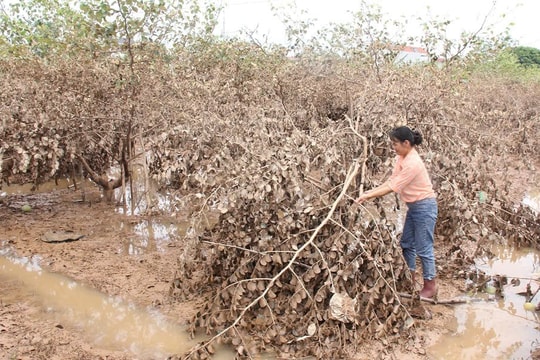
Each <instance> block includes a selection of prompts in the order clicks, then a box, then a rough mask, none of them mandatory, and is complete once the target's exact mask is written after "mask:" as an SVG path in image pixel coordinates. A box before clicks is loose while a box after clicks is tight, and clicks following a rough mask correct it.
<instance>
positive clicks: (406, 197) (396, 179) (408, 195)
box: [387, 148, 435, 203]
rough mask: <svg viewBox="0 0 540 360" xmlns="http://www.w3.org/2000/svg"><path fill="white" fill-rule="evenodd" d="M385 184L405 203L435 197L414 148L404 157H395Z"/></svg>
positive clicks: (425, 170)
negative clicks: (390, 173)
mask: <svg viewBox="0 0 540 360" xmlns="http://www.w3.org/2000/svg"><path fill="white" fill-rule="evenodd" d="M387 183H388V185H389V186H390V188H391V189H392V190H393V191H394V192H396V193H398V194H399V196H400V197H401V200H402V201H404V202H406V203H412V202H415V201H419V200H423V199H427V198H434V197H435V191H433V185H432V184H431V180H430V178H429V174H428V172H427V169H426V166H425V165H424V162H423V161H422V159H421V158H420V155H419V154H418V152H417V151H416V149H415V148H412V149H411V151H409V153H408V154H407V156H405V157H403V156H400V155H398V156H397V161H396V164H395V165H394V170H393V171H392V175H391V176H390V178H389V179H388V181H387Z"/></svg>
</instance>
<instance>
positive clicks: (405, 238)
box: [401, 198, 438, 280]
mask: <svg viewBox="0 0 540 360" xmlns="http://www.w3.org/2000/svg"><path fill="white" fill-rule="evenodd" d="M407 207H408V210H407V216H406V218H405V225H404V226H403V234H401V248H402V250H403V257H404V258H405V261H406V262H407V265H408V266H409V269H410V270H411V271H415V269H416V256H417V255H418V257H419V258H420V261H421V262H422V273H423V276H424V279H426V280H433V279H434V278H435V254H434V251H433V240H434V236H433V234H434V232H435V222H436V221H437V214H438V209H437V200H436V199H435V198H429V199H423V200H419V201H416V202H413V203H407Z"/></svg>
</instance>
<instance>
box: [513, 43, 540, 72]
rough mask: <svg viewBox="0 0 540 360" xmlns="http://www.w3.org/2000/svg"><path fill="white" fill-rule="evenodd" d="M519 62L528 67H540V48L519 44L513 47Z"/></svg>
mask: <svg viewBox="0 0 540 360" xmlns="http://www.w3.org/2000/svg"><path fill="white" fill-rule="evenodd" d="M512 52H513V53H514V55H516V57H517V60H518V62H519V63H520V64H521V65H523V66H526V67H540V50H539V49H536V48H533V47H526V46H518V47H515V48H513V49H512Z"/></svg>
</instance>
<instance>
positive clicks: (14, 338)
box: [0, 190, 459, 360]
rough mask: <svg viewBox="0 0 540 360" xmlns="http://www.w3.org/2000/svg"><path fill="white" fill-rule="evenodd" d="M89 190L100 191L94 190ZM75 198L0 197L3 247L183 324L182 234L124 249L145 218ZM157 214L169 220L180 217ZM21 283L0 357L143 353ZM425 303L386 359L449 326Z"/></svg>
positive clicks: (372, 350) (8, 297) (1, 312)
mask: <svg viewBox="0 0 540 360" xmlns="http://www.w3.org/2000/svg"><path fill="white" fill-rule="evenodd" d="M93 196H94V199H95V198H98V197H99V193H97V190H96V191H95V193H94V194H93ZM79 200H80V193H78V192H75V191H72V190H61V191H54V192H49V193H46V194H40V195H31V196H27V197H26V198H23V197H22V196H10V197H7V198H4V199H3V200H2V203H0V221H1V229H2V230H1V232H0V244H1V248H2V249H4V251H6V249H10V250H12V251H13V252H14V254H15V255H16V256H17V257H28V258H32V257H34V258H36V259H38V260H39V264H40V266H41V268H43V269H44V270H47V271H49V272H52V273H59V274H63V275H65V276H68V277H70V278H72V279H74V280H75V281H77V282H79V283H81V284H84V285H87V286H89V287H91V288H93V289H96V290H97V291H100V292H102V293H104V294H106V295H108V296H118V297H121V298H122V299H126V300H129V301H132V302H133V303H135V304H136V305H137V306H140V307H143V308H151V309H155V310H157V311H159V312H160V313H161V314H163V315H164V316H166V318H167V319H168V320H169V321H171V322H175V323H178V324H183V323H185V321H186V320H187V319H188V318H189V317H190V316H192V315H193V313H194V311H195V306H194V304H179V303H173V302H171V301H169V299H168V291H169V285H170V282H171V280H172V279H173V278H174V272H175V264H176V259H177V258H178V256H179V254H180V251H181V239H178V240H173V241H171V242H169V243H167V244H166V245H165V246H166V249H165V250H164V249H161V248H159V247H156V246H151V244H147V248H146V249H144V251H142V252H140V253H137V254H130V239H133V238H134V237H136V236H137V234H135V232H134V226H133V224H137V223H139V222H141V221H144V220H145V218H142V217H136V216H130V217H127V216H124V215H122V214H120V213H118V212H117V211H115V209H114V206H112V205H107V204H105V203H99V202H98V203H91V204H90V203H88V202H80V201H79ZM26 202H28V203H29V204H30V205H31V206H32V210H31V211H30V212H28V213H24V212H23V211H21V206H22V205H23V204H24V203H26ZM154 220H155V217H154ZM158 220H161V221H163V222H168V223H173V224H174V223H175V222H180V221H181V220H182V219H178V218H173V217H163V218H160V219H158ZM50 231H73V232H75V233H79V234H83V235H84V237H83V238H82V239H80V240H78V241H71V242H61V243H47V242H44V241H42V237H43V235H44V234H45V233H47V232H50ZM202 270H204V269H202ZM19 285H20V284H17V283H16V282H14V281H7V280H3V281H1V282H0V294H1V295H0V359H110V360H120V359H137V358H140V359H142V358H143V357H139V355H137V354H134V353H132V352H131V351H130V350H129V349H124V350H111V349H104V348H100V347H99V346H96V344H94V343H92V342H91V341H89V340H88V339H87V337H85V336H84V333H83V332H82V331H80V329H77V328H73V327H70V326H68V324H62V323H59V322H58V320H57V319H55V318H54V317H51V316H48V315H47V313H46V309H45V308H44V306H43V305H42V304H40V303H39V302H37V301H36V299H35V296H34V295H33V294H32V292H31V291H30V292H27V293H24V292H21V290H20V286H19ZM456 285H459V284H458V283H453V282H451V281H449V280H446V281H444V283H443V285H442V287H441V289H440V297H441V298H449V297H452V296H454V295H455V294H457V293H458V290H459V289H458V286H456ZM428 308H429V309H430V311H431V314H432V319H431V320H418V321H417V328H418V331H417V336H416V337H414V338H409V339H402V341H401V344H402V346H401V348H400V349H399V350H393V353H389V356H390V357H391V356H398V358H399V357H400V356H404V355H406V356H407V358H409V359H415V358H426V357H425V355H424V354H425V353H426V352H425V346H427V345H429V344H430V343H433V342H434V341H436V340H437V338H438V337H439V336H440V335H442V334H444V333H446V332H447V330H446V329H445V324H447V323H448V321H449V320H450V319H451V318H452V309H451V308H449V307H446V306H442V305H436V306H432V305H429V306H428ZM363 349H365V350H363V352H362V353H360V354H358V356H357V358H358V359H364V358H373V356H374V355H375V354H380V353H381V351H383V352H384V349H382V348H381V344H380V343H373V344H371V345H369V346H365V347H363ZM396 351H397V353H396ZM392 354H393V355H392Z"/></svg>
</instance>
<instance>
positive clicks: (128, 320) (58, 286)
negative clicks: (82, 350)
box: [0, 256, 194, 359]
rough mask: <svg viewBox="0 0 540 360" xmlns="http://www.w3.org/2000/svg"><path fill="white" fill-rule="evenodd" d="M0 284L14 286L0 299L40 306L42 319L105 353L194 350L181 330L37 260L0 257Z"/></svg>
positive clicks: (159, 354)
mask: <svg viewBox="0 0 540 360" xmlns="http://www.w3.org/2000/svg"><path fill="white" fill-rule="evenodd" d="M0 280H1V281H2V282H13V281H15V282H16V284H15V285H13V284H12V286H11V287H10V291H9V292H7V293H6V294H2V301H3V302H16V301H19V300H20V299H21V298H23V299H25V300H27V301H28V300H30V301H34V302H36V303H38V304H41V305H42V310H43V313H42V315H43V316H49V317H53V318H54V319H56V321H58V322H60V323H61V324H64V326H66V327H70V328H73V329H75V330H76V331H80V332H81V333H83V334H84V336H86V337H88V338H89V339H90V340H91V341H92V342H94V343H95V344H96V345H98V346H101V347H103V348H106V349H111V350H120V351H122V350H125V351H129V352H131V353H133V354H136V355H137V356H138V357H139V358H142V359H159V358H165V357H166V356H167V355H171V354H178V353H182V352H184V351H186V350H188V349H189V348H190V347H191V346H192V345H193V344H194V342H193V341H192V340H189V338H188V335H187V333H186V332H185V331H184V329H183V328H182V327H181V326H179V325H177V324H174V323H172V322H169V321H167V320H165V319H164V317H163V316H161V315H160V314H159V313H157V312H155V311H150V310H146V309H140V308H137V307H135V306H134V305H133V304H130V303H129V302H126V301H124V300H122V299H119V298H113V297H107V296H104V295H103V294H101V293H99V292H97V291H95V290H93V289H91V288H88V287H86V286H83V285H81V284H79V283H77V282H75V281H73V280H71V279H69V278H67V277H64V276H61V275H57V274H52V273H48V272H46V271H43V270H42V269H41V268H40V266H39V258H37V257H34V258H15V257H12V256H7V257H6V256H0ZM8 296H9V297H8Z"/></svg>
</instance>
